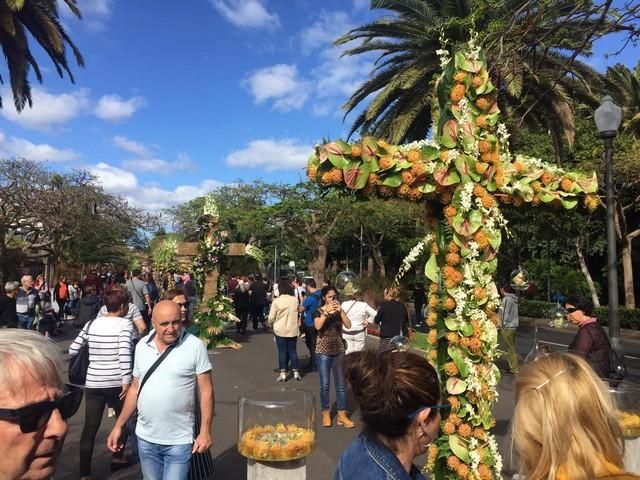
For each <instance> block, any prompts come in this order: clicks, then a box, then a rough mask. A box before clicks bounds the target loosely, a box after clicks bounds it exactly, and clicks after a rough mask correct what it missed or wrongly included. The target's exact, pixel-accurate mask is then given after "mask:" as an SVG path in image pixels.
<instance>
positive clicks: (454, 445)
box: [449, 435, 471, 463]
mask: <svg viewBox="0 0 640 480" xmlns="http://www.w3.org/2000/svg"><path fill="white" fill-rule="evenodd" d="M449 447H450V448H451V451H452V452H453V454H454V455H455V456H456V457H458V458H459V459H460V460H462V461H463V462H464V463H471V456H470V455H469V448H468V447H467V444H466V442H465V441H464V440H463V439H462V438H460V437H459V436H458V435H450V436H449Z"/></svg>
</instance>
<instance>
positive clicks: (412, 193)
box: [409, 187, 422, 202]
mask: <svg viewBox="0 0 640 480" xmlns="http://www.w3.org/2000/svg"><path fill="white" fill-rule="evenodd" d="M409 198H410V199H411V200H413V201H414V202H417V201H418V200H420V199H421V198H422V192H421V191H420V189H419V188H418V187H411V190H409Z"/></svg>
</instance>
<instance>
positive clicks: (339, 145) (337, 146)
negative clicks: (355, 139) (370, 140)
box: [324, 140, 351, 155]
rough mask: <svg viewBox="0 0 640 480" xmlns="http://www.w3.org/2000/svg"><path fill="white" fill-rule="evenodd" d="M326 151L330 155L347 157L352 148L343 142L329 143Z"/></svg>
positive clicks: (325, 147)
mask: <svg viewBox="0 0 640 480" xmlns="http://www.w3.org/2000/svg"><path fill="white" fill-rule="evenodd" d="M324 149H325V150H326V151H327V153H328V154H329V155H345V154H347V153H351V146H350V145H349V144H348V143H345V142H343V141H342V140H336V141H335V142H330V143H327V144H326V145H325V146H324Z"/></svg>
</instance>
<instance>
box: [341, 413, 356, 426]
mask: <svg viewBox="0 0 640 480" xmlns="http://www.w3.org/2000/svg"><path fill="white" fill-rule="evenodd" d="M337 423H338V425H342V426H343V427H344V428H353V427H355V424H354V423H353V422H352V421H351V419H350V418H349V417H348V416H347V411H346V410H338V417H337Z"/></svg>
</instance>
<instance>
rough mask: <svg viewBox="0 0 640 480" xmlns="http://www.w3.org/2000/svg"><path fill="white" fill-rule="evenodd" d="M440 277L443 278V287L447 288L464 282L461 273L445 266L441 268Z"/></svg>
mask: <svg viewBox="0 0 640 480" xmlns="http://www.w3.org/2000/svg"><path fill="white" fill-rule="evenodd" d="M442 275H443V277H444V285H445V287H447V288H453V287H455V286H456V285H459V284H460V283H462V280H464V277H463V275H462V273H461V272H459V271H458V270H456V269H455V268H453V267H452V266H450V265H446V266H444V267H443V269H442ZM454 308H455V307H454Z"/></svg>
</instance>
